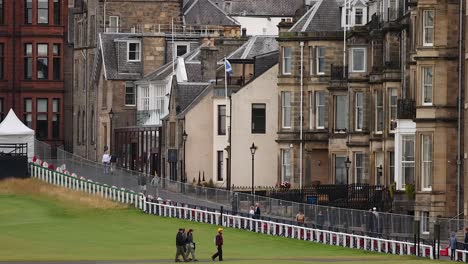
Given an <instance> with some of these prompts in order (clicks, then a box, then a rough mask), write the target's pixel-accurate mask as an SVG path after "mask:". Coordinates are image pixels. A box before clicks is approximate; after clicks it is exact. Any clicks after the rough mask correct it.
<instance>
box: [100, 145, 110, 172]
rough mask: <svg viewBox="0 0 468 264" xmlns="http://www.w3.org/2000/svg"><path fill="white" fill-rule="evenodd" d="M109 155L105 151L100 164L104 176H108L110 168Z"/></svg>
mask: <svg viewBox="0 0 468 264" xmlns="http://www.w3.org/2000/svg"><path fill="white" fill-rule="evenodd" d="M110 159H111V157H110V155H109V151H107V150H106V151H105V152H104V154H103V155H102V164H103V165H104V174H109V168H110Z"/></svg>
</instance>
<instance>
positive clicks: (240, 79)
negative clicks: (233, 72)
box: [216, 75, 250, 86]
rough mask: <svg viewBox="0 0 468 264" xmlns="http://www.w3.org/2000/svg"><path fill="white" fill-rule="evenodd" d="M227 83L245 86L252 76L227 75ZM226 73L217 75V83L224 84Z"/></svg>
mask: <svg viewBox="0 0 468 264" xmlns="http://www.w3.org/2000/svg"><path fill="white" fill-rule="evenodd" d="M226 79H227V85H237V86H243V85H244V84H246V83H247V82H248V81H250V77H247V78H244V76H227V78H226ZM224 80H225V78H224V75H223V76H217V77H216V85H224Z"/></svg>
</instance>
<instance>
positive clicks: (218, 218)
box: [31, 164, 466, 260]
mask: <svg viewBox="0 0 468 264" xmlns="http://www.w3.org/2000/svg"><path fill="white" fill-rule="evenodd" d="M31 175H32V177H34V178H38V179H40V180H42V181H45V182H48V183H51V184H54V185H58V186H62V187H65V188H68V189H72V190H78V191H83V192H86V193H90V194H94V195H99V196H101V197H104V198H106V199H110V200H113V201H117V202H121V203H125V204H134V205H135V207H136V208H138V209H140V210H143V211H144V212H146V213H148V214H152V215H158V216H162V217H170V218H179V219H185V220H190V221H195V222H201V223H207V224H213V225H220V226H224V227H231V228H236V229H243V230H250V231H253V232H257V233H261V234H265V235H273V236H282V237H288V238H291V239H298V240H304V241H312V242H316V243H322V244H328V245H335V246H341V247H346V248H354V249H361V250H367V251H373V252H380V253H388V254H393V255H402V256H403V255H414V254H415V249H416V248H415V245H414V244H413V243H410V242H404V241H396V240H387V239H381V238H376V237H368V236H361V235H355V234H348V233H341V232H334V231H328V230H320V229H314V228H308V227H302V226H295V225H288V224H283V223H277V222H273V221H266V220H260V219H252V218H247V217H242V216H237V215H229V214H222V213H221V212H219V211H216V212H211V211H208V210H200V209H194V208H189V207H187V206H176V205H170V204H164V203H155V202H148V201H146V199H145V197H144V195H143V194H142V193H135V192H133V191H131V190H125V189H119V188H117V187H114V186H112V187H109V186H107V185H106V184H100V183H97V182H93V181H91V180H86V179H84V178H80V177H77V176H75V175H73V176H72V175H69V174H68V173H67V174H66V173H62V172H59V171H54V170H50V169H47V168H45V167H43V166H40V165H38V164H31ZM433 250H434V247H433V246H432V245H424V244H421V245H420V247H419V252H420V255H421V256H422V257H425V258H430V259H433V256H434V254H433V253H434V252H433ZM459 252H466V251H459ZM464 260H465V259H464Z"/></svg>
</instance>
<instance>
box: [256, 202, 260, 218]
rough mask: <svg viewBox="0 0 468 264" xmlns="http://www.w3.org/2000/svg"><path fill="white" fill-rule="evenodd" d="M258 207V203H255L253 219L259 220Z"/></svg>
mask: <svg viewBox="0 0 468 264" xmlns="http://www.w3.org/2000/svg"><path fill="white" fill-rule="evenodd" d="M260 213H261V212H260V206H258V203H255V219H260Z"/></svg>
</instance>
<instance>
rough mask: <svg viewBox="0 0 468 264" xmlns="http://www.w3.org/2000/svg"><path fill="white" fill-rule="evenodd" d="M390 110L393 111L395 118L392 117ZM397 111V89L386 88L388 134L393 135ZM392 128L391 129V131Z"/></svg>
mask: <svg viewBox="0 0 468 264" xmlns="http://www.w3.org/2000/svg"><path fill="white" fill-rule="evenodd" d="M393 97H394V98H395V103H394V104H393V102H392V98H393ZM392 110H394V113H395V116H392V112H393V111H392ZM397 111H398V89H397V88H388V113H389V118H388V122H389V126H388V127H389V131H390V133H395V128H396V126H393V124H395V123H396V120H397V118H398V117H397V115H398V113H397ZM392 128H393V129H392Z"/></svg>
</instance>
